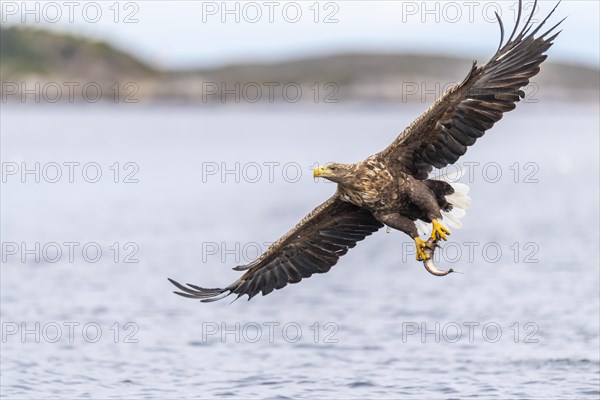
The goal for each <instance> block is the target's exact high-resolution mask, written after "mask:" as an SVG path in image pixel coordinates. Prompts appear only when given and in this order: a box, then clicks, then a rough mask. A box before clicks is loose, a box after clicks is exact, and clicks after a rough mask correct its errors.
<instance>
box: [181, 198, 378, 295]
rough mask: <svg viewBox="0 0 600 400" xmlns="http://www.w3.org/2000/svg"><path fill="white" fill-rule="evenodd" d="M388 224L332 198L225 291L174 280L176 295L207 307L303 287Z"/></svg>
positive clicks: (252, 264)
mask: <svg viewBox="0 0 600 400" xmlns="http://www.w3.org/2000/svg"><path fill="white" fill-rule="evenodd" d="M381 227H383V224H382V223H381V222H379V221H377V220H376V219H375V217H373V214H371V212H370V211H368V210H366V209H364V208H360V207H357V206H355V205H353V204H350V203H348V202H345V201H342V200H340V199H339V198H338V197H337V196H334V197H331V198H330V199H329V200H327V201H326V202H325V203H323V204H321V205H320V206H319V207H317V208H316V209H314V210H313V211H312V212H311V213H310V214H309V215H307V216H306V217H305V218H304V219H302V221H301V222H300V223H299V224H298V225H296V227H295V228H294V229H292V230H291V231H290V232H288V233H287V234H286V235H285V236H284V237H282V238H281V239H279V240H278V241H277V242H275V243H274V244H273V245H271V247H269V249H268V250H267V251H266V252H265V253H264V254H263V255H262V256H260V257H259V258H258V259H257V260H256V261H254V262H252V263H251V264H249V265H246V266H241V267H236V268H235V269H236V270H247V271H246V273H244V275H242V277H241V278H240V279H238V280H237V281H235V282H234V283H232V284H231V285H229V286H227V287H226V288H223V289H205V288H201V287H198V286H196V285H192V284H188V285H187V286H185V285H182V284H180V283H179V282H176V281H174V280H172V279H169V281H171V283H173V284H174V285H175V286H176V287H177V288H178V289H179V291H176V292H174V293H176V294H178V295H180V296H183V297H188V298H195V299H198V300H201V301H203V302H209V301H214V300H219V299H221V298H223V297H226V296H229V295H230V294H237V295H238V297H241V296H243V295H248V300H250V299H251V298H252V297H254V296H256V295H257V294H258V293H260V292H262V294H263V295H267V294H269V293H271V292H272V291H273V290H276V289H281V288H283V287H284V286H286V285H287V284H288V283H298V282H300V280H302V279H303V278H308V277H310V276H311V275H312V274H322V273H325V272H328V271H329V270H330V269H331V267H332V266H334V265H335V264H336V263H337V261H338V260H339V258H340V257H341V256H343V255H344V254H346V253H347V252H348V249H350V248H353V247H354V246H356V242H359V241H361V240H363V239H364V238H365V237H367V236H369V235H371V234H372V233H374V232H376V231H378V230H379V229H380V228H381Z"/></svg>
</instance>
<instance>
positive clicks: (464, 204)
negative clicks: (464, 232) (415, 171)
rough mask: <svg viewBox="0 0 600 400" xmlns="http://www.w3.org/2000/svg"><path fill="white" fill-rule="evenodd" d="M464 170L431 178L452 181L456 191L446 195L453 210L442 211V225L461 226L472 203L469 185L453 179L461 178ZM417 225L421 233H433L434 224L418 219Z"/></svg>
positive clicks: (451, 184) (451, 183)
mask: <svg viewBox="0 0 600 400" xmlns="http://www.w3.org/2000/svg"><path fill="white" fill-rule="evenodd" d="M461 176H462V170H460V169H459V172H458V173H456V172H455V173H452V174H445V175H441V176H439V177H435V178H431V179H435V180H439V181H445V182H448V183H450V186H452V188H453V189H454V193H452V194H450V195H448V196H446V200H447V201H448V203H450V204H452V210H450V211H442V220H441V221H440V222H441V223H442V225H447V226H450V227H453V228H457V229H458V228H461V227H462V222H461V221H460V219H461V218H462V217H464V216H465V214H466V211H465V210H466V209H467V208H469V206H470V205H471V198H470V197H469V196H468V193H469V186H467V185H465V184H464V183H453V182H452V181H454V180H457V179H460V177H461ZM415 225H416V226H417V230H418V231H419V234H420V235H431V229H432V224H431V223H427V222H424V221H421V220H416V221H415Z"/></svg>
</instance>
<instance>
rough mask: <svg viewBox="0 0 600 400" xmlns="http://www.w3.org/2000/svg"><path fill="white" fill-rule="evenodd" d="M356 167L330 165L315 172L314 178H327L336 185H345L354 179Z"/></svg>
mask: <svg viewBox="0 0 600 400" xmlns="http://www.w3.org/2000/svg"><path fill="white" fill-rule="evenodd" d="M354 172H355V171H354V167H353V165H349V164H340V163H329V164H325V165H324V166H321V167H317V168H315V170H314V171H313V177H314V178H325V179H328V180H330V181H332V182H336V183H342V184H343V183H345V182H348V181H350V180H352V179H353V177H354Z"/></svg>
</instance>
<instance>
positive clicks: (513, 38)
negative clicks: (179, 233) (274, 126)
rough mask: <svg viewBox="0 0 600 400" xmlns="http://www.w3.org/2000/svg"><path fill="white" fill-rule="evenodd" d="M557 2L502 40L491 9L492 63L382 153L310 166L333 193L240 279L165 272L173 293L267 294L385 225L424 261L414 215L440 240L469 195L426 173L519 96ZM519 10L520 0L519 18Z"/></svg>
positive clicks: (539, 56)
mask: <svg viewBox="0 0 600 400" xmlns="http://www.w3.org/2000/svg"><path fill="white" fill-rule="evenodd" d="M557 6H558V5H557ZM533 9H534V10H535V9H536V8H535V6H534V7H533ZM555 9H556V7H555V8H554V9H553V10H552V12H551V13H550V14H549V15H548V17H546V19H545V20H544V21H542V22H541V23H540V24H539V25H538V26H537V28H536V29H534V30H533V31H531V30H532V29H533V24H532V23H531V21H532V16H533V13H532V14H531V16H530V17H529V19H528V20H527V22H526V23H525V26H524V27H523V29H522V30H521V31H520V32H519V33H518V34H517V31H518V25H519V22H517V24H516V26H515V28H514V30H513V32H512V34H511V35H510V37H509V39H508V40H507V42H506V43H504V26H503V24H502V21H501V20H500V18H499V17H498V21H499V24H500V28H501V36H502V37H501V41H500V46H499V48H498V51H497V52H496V54H494V56H493V57H492V58H491V59H490V61H488V63H487V64H485V65H484V66H481V67H480V66H477V64H476V63H473V66H472V68H471V70H470V71H469V73H468V75H467V77H466V78H465V79H464V80H463V82H462V83H460V84H458V85H455V86H454V87H452V88H451V89H450V90H448V91H447V92H446V93H444V94H443V95H442V96H441V97H440V98H439V99H438V100H437V101H436V102H435V103H434V104H433V105H432V106H431V107H430V108H429V109H428V110H427V111H426V112H425V113H424V114H422V115H421V116H420V117H419V118H417V119H416V120H415V121H414V122H413V123H412V124H410V125H409V126H408V127H407V128H406V129H405V130H404V131H403V132H402V133H401V134H400V135H399V136H398V137H397V138H396V139H395V140H394V141H393V142H392V143H391V144H390V145H389V146H388V147H387V148H386V149H384V150H383V151H382V152H380V153H377V154H375V155H372V156H371V157H369V158H367V159H366V160H364V161H362V162H359V163H356V164H336V163H332V164H328V165H326V166H324V167H319V168H317V169H316V170H315V176H319V177H323V178H326V179H329V180H331V181H333V182H336V183H338V188H337V191H336V193H335V194H334V195H333V196H332V197H331V198H329V199H328V200H327V201H325V202H324V203H323V204H321V205H320V206H318V207H317V208H315V209H314V210H313V211H312V212H311V213H310V214H308V215H307V216H306V217H305V218H303V219H302V220H301V221H300V222H299V223H298V224H297V225H296V226H295V227H294V228H293V229H292V230H291V231H289V232H288V233H287V234H286V235H284V236H283V237H282V238H280V239H279V240H278V241H277V242H275V243H274V244H273V245H271V246H270V247H269V249H267V251H266V252H265V253H263V254H262V255H261V256H260V257H259V258H258V259H257V260H255V261H254V262H252V263H250V264H248V265H245V266H239V267H236V268H234V269H236V270H239V271H246V272H245V273H244V274H243V275H242V276H241V277H240V279H238V280H237V281H235V282H233V283H232V284H231V285H229V286H227V287H226V288H223V289H206V288H201V287H198V286H196V285H192V284H188V285H187V286H184V285H182V284H180V283H178V282H175V281H173V280H171V282H172V283H173V284H174V285H175V286H177V288H179V289H180V290H181V291H180V292H176V293H177V294H180V295H182V296H184V297H189V298H194V299H200V300H202V301H204V302H207V301H214V300H218V299H221V298H223V297H225V296H228V295H230V294H232V293H234V294H237V296H238V297H240V296H242V295H244V294H246V295H248V297H249V299H251V298H252V297H254V296H255V295H257V294H258V293H259V292H262V294H263V295H266V294H268V293H270V292H272V291H273V290H275V289H280V288H282V287H284V286H286V285H287V284H288V283H296V282H299V281H300V280H301V279H303V278H307V277H309V276H311V275H312V274H314V273H324V272H327V271H329V269H330V268H331V267H332V266H333V265H335V264H336V263H337V261H338V260H339V258H340V257H341V256H343V255H344V254H346V252H347V251H348V250H349V249H350V248H352V247H354V246H355V245H356V243H357V242H359V241H361V240H363V239H364V238H365V237H367V236H369V235H371V234H372V233H374V232H376V231H377V230H379V229H380V228H382V227H383V226H384V225H386V226H388V227H390V228H393V229H397V230H400V231H402V232H404V233H406V234H408V235H409V236H411V237H412V238H413V239H414V240H415V244H416V245H417V254H418V259H423V260H424V261H428V260H429V259H430V255H431V253H430V252H424V250H425V242H424V241H423V240H422V239H420V237H419V235H418V229H417V224H416V223H432V238H435V240H438V239H440V238H442V239H445V238H446V235H447V234H449V233H450V231H449V230H448V229H447V228H446V227H445V226H443V225H442V224H441V223H440V220H442V218H444V216H447V217H448V218H449V219H448V220H449V221H450V222H452V221H454V223H458V221H457V219H456V217H452V216H451V215H449V214H448V213H451V212H453V209H456V210H455V211H461V210H462V209H464V208H466V206H468V203H469V201H468V198H467V197H465V196H464V195H462V194H461V193H454V192H455V190H456V189H457V188H458V186H455V185H451V184H449V183H447V182H443V181H441V180H435V179H428V178H429V174H430V173H431V171H432V170H433V168H444V167H446V166H448V165H450V164H453V163H455V162H456V161H457V160H458V159H459V158H460V157H461V156H462V155H464V154H465V152H466V151H467V148H468V147H469V146H472V145H473V144H474V143H475V142H476V141H477V139H479V138H480V137H482V136H483V135H484V133H485V132H486V131H487V130H489V129H491V128H492V127H493V125H494V124H495V123H496V122H498V121H499V120H500V119H501V118H502V116H503V113H505V112H508V111H511V110H513V109H514V108H515V107H516V103H517V102H518V101H519V100H520V99H521V98H523V97H524V96H525V94H524V92H523V90H522V88H523V87H525V86H527V85H528V84H529V79H530V78H531V77H533V76H535V75H536V74H537V73H538V72H539V70H540V64H541V63H542V62H543V61H544V60H545V59H546V55H545V54H544V53H545V52H546V51H547V50H548V49H549V48H550V47H551V46H552V41H553V40H554V39H555V38H556V37H557V36H558V33H560V32H558V33H553V32H554V30H555V28H556V27H557V26H558V25H559V24H560V22H559V23H558V24H556V25H555V26H554V27H552V28H551V29H549V30H548V31H546V32H545V33H542V34H540V35H538V36H537V37H536V35H537V34H538V32H539V31H540V29H541V27H542V26H543V25H544V24H545V22H546V21H547V20H548V18H549V17H550V16H551V15H552V14H553V12H554V10H555ZM521 10H522V4H521V1H519V15H518V18H517V21H519V20H520V18H521ZM561 22H562V21H561ZM461 195H462V197H461ZM463 214H464V212H461V213H459V214H458V217H460V216H462V215H463ZM444 221H445V220H444ZM428 257H429V258H428Z"/></svg>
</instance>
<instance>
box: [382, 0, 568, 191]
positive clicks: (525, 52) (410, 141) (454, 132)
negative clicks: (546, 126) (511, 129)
mask: <svg viewBox="0 0 600 400" xmlns="http://www.w3.org/2000/svg"><path fill="white" fill-rule="evenodd" d="M559 3H560V2H559ZM536 5H537V1H536V3H535V4H534V7H533V9H534V11H533V12H535V8H536ZM556 7H558V4H557V5H556V6H555V7H554V9H553V10H552V11H551V12H550V14H549V15H548V16H547V17H546V18H545V19H544V20H543V21H542V22H541V23H540V24H539V25H538V26H537V27H536V29H535V30H533V32H531V33H530V34H528V32H529V31H530V29H531V28H532V26H533V25H532V24H531V20H532V16H533V12H532V14H531V15H530V16H529V18H528V20H527V23H526V24H525V25H524V26H523V29H522V30H521V31H520V32H519V34H517V35H516V36H515V34H516V33H517V30H518V25H519V20H520V17H521V11H522V2H521V1H519V15H518V16H519V19H518V20H517V23H516V25H515V28H514V29H513V32H512V33H511V35H510V37H509V38H508V40H507V42H506V43H503V41H504V33H505V31H504V24H503V23H502V20H501V18H500V17H498V22H499V24H500V36H501V44H500V47H499V48H498V51H497V52H496V54H494V56H493V57H492V58H491V59H490V61H488V63H487V64H486V65H484V66H483V67H478V66H477V65H476V64H475V63H474V64H473V67H472V68H471V70H470V71H469V74H468V75H467V77H466V78H465V79H464V81H463V82H462V83H460V84H458V85H455V86H454V87H452V88H451V89H450V90H448V91H447V92H446V93H445V94H444V95H443V96H442V97H441V98H440V99H438V100H437V101H436V102H435V104H434V105H433V106H432V107H431V108H429V110H427V111H426V112H425V113H424V114H423V115H421V116H420V117H419V118H417V119H416V120H415V121H414V122H413V123H412V124H411V125H410V126H408V127H407V128H406V129H405V130H404V131H403V132H402V133H401V134H400V135H399V136H398V137H397V138H396V140H394V142H393V143H392V144H391V145H390V146H388V147H387V148H386V149H385V150H383V151H382V152H381V153H379V154H378V157H379V158H380V159H381V160H383V161H384V162H385V163H387V164H388V166H389V168H390V169H392V168H398V169H400V170H401V171H402V172H405V173H409V174H411V175H413V176H414V177H416V178H417V179H422V180H423V179H427V177H428V176H429V173H430V172H431V171H432V170H433V168H444V167H446V166H448V165H450V164H453V163H455V162H456V161H457V160H458V159H459V158H460V157H461V156H462V155H464V154H465V151H466V147H465V146H472V145H473V144H475V142H476V139H478V138H480V137H481V136H483V135H484V134H485V131H487V130H489V129H490V128H492V127H493V126H494V124H495V123H496V122H498V121H499V120H500V119H501V118H502V116H503V113H505V112H507V111H510V110H513V109H514V108H515V106H516V104H515V103H517V102H518V101H520V100H521V99H522V98H524V97H525V93H524V92H523V90H522V88H524V87H526V86H527V85H528V84H529V80H530V78H532V77H534V76H535V75H537V73H538V72H539V71H540V68H539V66H540V64H541V63H542V62H543V61H544V60H545V59H546V56H545V55H544V53H545V52H546V51H547V50H548V49H549V48H550V47H551V46H552V41H553V40H554V39H555V38H556V37H557V36H558V34H559V33H560V32H557V33H555V34H553V35H552V36H550V37H548V35H549V34H551V33H552V32H553V31H554V30H555V29H556V28H557V27H558V26H559V25H560V23H561V22H562V21H564V19H563V20H562V21H560V22H559V23H557V24H556V25H554V26H553V27H552V28H550V29H549V30H547V31H546V32H544V33H542V34H541V35H539V36H538V37H535V35H536V34H537V33H538V32H539V31H540V29H541V28H542V27H543V26H544V24H545V23H546V22H547V21H548V18H549V17H550V16H551V15H552V14H553V13H554V11H555V10H556Z"/></svg>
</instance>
